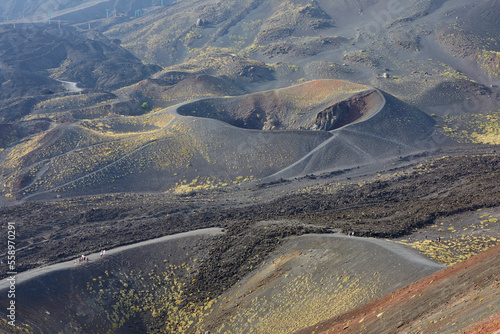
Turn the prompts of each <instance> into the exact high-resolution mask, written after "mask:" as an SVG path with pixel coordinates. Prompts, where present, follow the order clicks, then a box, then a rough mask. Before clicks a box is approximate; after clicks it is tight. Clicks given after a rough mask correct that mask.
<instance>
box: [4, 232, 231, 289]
mask: <svg viewBox="0 0 500 334" xmlns="http://www.w3.org/2000/svg"><path fill="white" fill-rule="evenodd" d="M223 233H225V232H223V229H221V228H217V227H213V228H205V229H200V230H194V231H189V232H184V233H177V234H172V235H167V236H164V237H161V238H156V239H151V240H147V241H142V242H138V243H135V244H131V245H126V246H121V247H116V248H113V249H110V250H106V252H105V255H104V256H109V255H113V254H117V253H120V252H123V251H125V250H129V249H133V248H137V247H142V246H147V245H151V244H155V243H159V242H165V241H170V240H175V239H180V238H186V237H193V236H199V235H211V236H215V235H219V234H223ZM83 255H85V256H86V257H88V258H89V262H90V263H92V262H95V261H99V260H100V253H92V254H83ZM82 265H83V264H82ZM74 266H75V262H74V261H73V260H71V261H66V262H61V263H57V264H53V265H50V266H45V267H40V268H36V269H33V270H28V271H26V272H22V273H20V274H17V275H16V285H18V284H20V283H23V282H26V281H28V280H30V279H32V278H36V277H38V276H40V275H43V274H46V273H50V272H54V271H58V270H63V269H69V268H73V267H74ZM9 277H11V276H9ZM8 287H9V282H8V281H7V280H6V279H3V280H2V281H0V291H2V290H5V289H8Z"/></svg>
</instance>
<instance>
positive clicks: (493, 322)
mask: <svg viewBox="0 0 500 334" xmlns="http://www.w3.org/2000/svg"><path fill="white" fill-rule="evenodd" d="M499 329H500V245H498V246H495V247H493V248H491V249H490V250H488V251H486V252H483V253H481V254H478V255H476V256H474V257H472V258H470V259H469V260H467V261H464V262H462V263H459V264H457V265H454V266H452V267H449V268H447V269H444V270H441V271H439V272H437V273H435V274H433V275H430V276H428V277H426V278H425V279H422V280H420V281H417V282H416V283H414V284H411V285H409V286H407V287H405V288H403V289H400V290H397V291H395V292H394V293H391V294H389V295H386V296H384V297H381V298H379V299H376V300H374V301H372V302H370V303H368V304H365V305H363V306H361V307H359V308H356V309H354V310H352V311H350V312H347V313H344V314H343V315H340V316H338V317H336V318H332V319H330V320H327V321H324V322H321V323H319V324H317V325H315V326H312V327H309V328H307V329H304V330H301V331H299V332H297V333H336V332H338V331H342V332H343V333H456V332H459V333H499V331H498V330H499Z"/></svg>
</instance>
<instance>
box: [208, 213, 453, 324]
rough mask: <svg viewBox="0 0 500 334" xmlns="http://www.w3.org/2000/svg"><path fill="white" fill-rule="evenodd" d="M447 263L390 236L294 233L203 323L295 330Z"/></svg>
mask: <svg viewBox="0 0 500 334" xmlns="http://www.w3.org/2000/svg"><path fill="white" fill-rule="evenodd" d="M260 224H263V225H266V224H271V225H272V224H286V222H284V221H265V222H260ZM443 268H444V266H442V265H438V264H436V263H434V262H432V261H430V260H428V259H427V258H425V257H423V256H421V255H419V254H418V253H416V252H415V251H412V250H409V249H407V248H404V247H400V246H399V245H396V244H394V243H392V242H389V241H384V240H377V239H365V238H356V237H347V236H345V235H337V234H333V235H303V236H300V237H293V238H290V239H288V240H286V241H285V243H284V244H283V245H282V246H281V247H279V248H278V249H277V250H276V251H275V252H274V253H272V254H271V255H270V256H269V258H268V260H266V261H265V262H264V263H263V264H262V265H261V266H259V268H257V269H256V270H254V271H253V272H252V273H250V274H249V275H247V276H246V277H245V278H243V279H242V280H241V281H240V282H239V283H238V284H237V285H235V286H233V287H232V288H231V289H230V290H228V291H227V292H226V293H224V294H222V296H221V297H220V298H219V299H218V301H217V303H216V304H214V308H213V312H212V313H211V314H210V315H209V316H208V317H207V318H206V319H205V320H204V322H203V324H202V326H203V328H204V329H208V330H209V331H210V333H249V332H252V333H291V332H293V331H295V330H298V329H301V328H304V327H307V326H309V325H308V324H311V323H315V322H317V321H318V320H319V319H325V318H328V317H331V316H333V315H335V314H341V313H343V312H345V311H347V310H350V309H352V308H355V307H356V306H358V305H361V304H363V303H365V302H367V301H369V300H372V299H373V298H375V297H377V296H381V295H384V294H386V293H389V292H390V291H393V290H395V289H397V288H400V287H403V286H405V285H406V284H409V283H411V282H413V281H415V280H417V279H419V278H423V277H425V276H427V275H430V274H431V273H434V272H436V271H438V270H441V269H443Z"/></svg>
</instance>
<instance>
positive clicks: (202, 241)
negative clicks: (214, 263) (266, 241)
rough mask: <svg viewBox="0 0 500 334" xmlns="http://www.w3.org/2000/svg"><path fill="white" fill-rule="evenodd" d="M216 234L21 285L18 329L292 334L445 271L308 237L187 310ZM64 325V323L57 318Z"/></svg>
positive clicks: (193, 235) (344, 241) (404, 255)
mask: <svg viewBox="0 0 500 334" xmlns="http://www.w3.org/2000/svg"><path fill="white" fill-rule="evenodd" d="M287 223H290V222H286V221H274V222H270V221H264V222H259V223H258V224H259V225H261V227H265V225H267V227H268V229H273V228H275V226H274V227H273V226H271V225H273V224H274V225H280V224H287ZM219 230H220V229H206V230H198V231H193V232H189V233H185V234H180V235H173V236H169V237H167V239H168V240H166V241H162V242H156V243H154V244H150V243H147V242H146V243H145V245H143V246H138V247H135V248H133V250H132V249H126V248H127V247H124V248H125V249H126V250H124V251H122V252H120V253H118V251H115V250H110V251H107V252H106V255H105V256H104V258H99V256H98V255H97V253H96V254H91V255H90V259H91V261H90V263H85V264H83V265H77V266H76V267H75V265H73V264H72V263H71V262H72V261H70V262H69V263H65V264H64V265H56V266H54V267H56V268H59V269H54V270H50V271H49V270H48V269H47V270H45V271H44V272H42V273H41V274H39V275H38V276H35V277H33V278H32V279H30V280H26V281H24V282H19V284H18V285H19V287H18V289H19V291H20V293H19V295H18V297H17V298H18V300H19V301H20V303H21V304H22V305H24V304H25V303H23V302H22V301H24V300H26V301H27V300H29V305H30V306H29V308H26V309H25V308H24V307H22V308H20V309H19V314H22V316H21V318H20V319H19V323H26V324H29V325H30V326H31V327H32V328H34V329H35V331H34V332H35V333H38V332H42V333H43V332H47V331H53V330H57V331H69V330H70V329H69V328H72V330H73V331H76V330H77V329H80V330H84V331H86V332H108V331H109V332H111V333H143V332H146V331H148V332H162V333H163V332H167V333H171V332H176V333H185V332H187V333H193V332H196V329H198V330H201V329H203V331H205V330H209V331H210V332H212V333H224V332H228V331H229V332H231V333H246V332H249V331H252V332H253V333H269V332H270V331H272V332H273V333H289V332H291V331H293V330H296V329H300V328H303V327H304V326H308V325H311V324H314V323H315V322H317V321H319V320H323V319H327V318H329V317H331V316H332V315H335V314H339V313H342V312H344V311H346V310H349V309H351V308H353V307H355V306H357V305H359V304H361V303H363V302H366V301H369V300H371V299H373V298H374V297H377V296H381V295H383V294H385V293H388V292H391V291H393V290H394V289H397V288H399V287H403V286H405V285H407V284H409V283H411V282H414V281H415V280H416V279H418V278H422V277H424V276H426V275H430V274H432V273H434V272H436V271H438V270H440V269H442V268H443V266H442V265H438V264H436V263H434V262H432V261H430V260H428V259H426V258H424V257H422V256H421V255H419V254H417V253H416V252H415V251H413V250H411V249H407V248H405V247H404V246H402V245H399V244H396V243H391V242H388V241H383V240H376V239H364V238H355V237H352V238H349V237H346V236H344V235H337V234H333V235H332V234H330V235H317V234H306V235H303V236H299V237H290V238H288V239H285V240H284V244H283V245H281V246H279V247H278V249H277V250H276V251H275V252H273V253H272V254H271V255H270V257H269V258H268V260H266V261H265V262H264V263H262V264H261V265H259V266H258V267H257V268H255V270H253V271H252V272H251V273H250V274H249V275H247V276H246V277H244V278H243V279H242V280H241V281H240V282H239V283H238V284H237V285H235V286H233V287H232V288H231V289H229V290H228V291H227V292H226V293H224V294H222V295H221V296H213V297H212V298H209V299H208V300H207V301H204V302H203V303H202V304H198V305H196V306H195V304H193V305H191V304H189V303H186V301H187V300H188V299H187V291H189V290H188V288H189V285H190V283H191V282H193V281H196V280H198V279H202V277H199V276H198V275H197V273H198V270H197V269H199V268H200V265H202V263H203V262H204V260H205V259H204V253H205V254H206V253H207V251H208V249H210V246H211V245H212V246H213V244H211V242H212V241H211V238H210V235H213V236H216V235H217V234H219V233H220V232H218V231H219ZM204 235H205V236H204ZM132 247H133V245H132ZM152 254H154V255H152ZM144 257H148V258H149V260H148V261H144ZM28 274H29V272H28ZM165 277H168V278H169V279H164V278H165ZM4 285H6V284H4ZM159 291H161V292H159ZM165 291H168V292H167V293H164V292H165ZM63 305H64V307H61V306H63ZM306 310H308V311H306ZM61 318H64V319H67V321H65V322H59V321H57V320H56V319H61ZM160 319H161V320H160ZM0 328H1V327H0ZM153 328H154V329H155V330H152V329H153ZM0 331H1V329H0Z"/></svg>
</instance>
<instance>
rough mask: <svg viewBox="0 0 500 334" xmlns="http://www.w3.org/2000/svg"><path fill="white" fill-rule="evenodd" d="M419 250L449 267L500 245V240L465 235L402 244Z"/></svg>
mask: <svg viewBox="0 0 500 334" xmlns="http://www.w3.org/2000/svg"><path fill="white" fill-rule="evenodd" d="M401 243H403V244H407V245H410V246H411V247H413V248H415V249H417V250H418V251H419V252H421V253H422V254H424V255H426V256H427V257H429V258H431V259H433V260H435V261H437V262H439V263H442V264H444V265H447V266H452V265H454V264H456V263H459V262H462V261H465V260H467V259H468V258H470V257H472V256H474V255H476V254H478V253H481V252H483V251H485V250H487V249H488V248H490V247H493V246H495V245H497V244H499V243H500V239H498V238H495V237H490V236H476V235H463V236H460V237H455V238H452V239H441V240H440V241H438V240H424V241H416V242H401Z"/></svg>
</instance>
